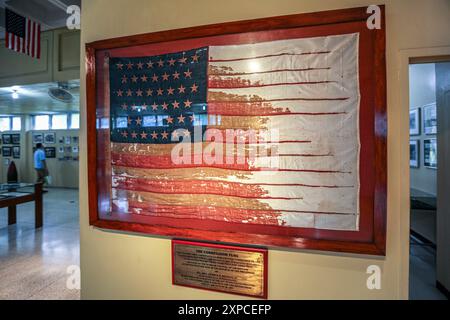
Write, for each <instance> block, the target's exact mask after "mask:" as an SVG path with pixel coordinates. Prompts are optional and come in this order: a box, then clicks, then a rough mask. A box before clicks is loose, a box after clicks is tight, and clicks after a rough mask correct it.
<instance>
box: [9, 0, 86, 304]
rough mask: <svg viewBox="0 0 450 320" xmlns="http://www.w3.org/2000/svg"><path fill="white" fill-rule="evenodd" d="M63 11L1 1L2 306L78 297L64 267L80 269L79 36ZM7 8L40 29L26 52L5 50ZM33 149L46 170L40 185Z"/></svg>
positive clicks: (48, 4)
mask: <svg viewBox="0 0 450 320" xmlns="http://www.w3.org/2000/svg"><path fill="white" fill-rule="evenodd" d="M66 2H67V3H69V2H70V3H74V4H76V3H77V1H66ZM61 4H64V2H54V3H52V2H51V1H33V2H32V1H0V39H2V40H0V144H1V145H0V153H1V154H0V186H1V187H0V189H1V191H0V203H1V209H0V275H1V279H2V280H1V285H0V299H2V300H3V299H7V300H12V299H33V300H34V299H38V300H40V299H70V300H73V299H79V298H80V293H79V289H72V290H70V289H68V287H67V283H66V282H67V272H68V271H67V270H68V268H69V269H70V266H75V267H78V266H79V191H78V190H79V154H80V151H79V145H80V140H79V139H80V138H79V128H80V80H79V77H80V75H79V65H80V53H79V47H80V44H79V43H80V33H79V31H78V30H69V29H67V28H66V16H67V13H66V12H65V8H64V7H62V6H61ZM78 4H79V1H78ZM58 5H59V7H58ZM6 9H9V10H12V11H13V12H15V13H17V14H19V15H21V16H22V15H23V16H27V17H32V18H33V21H35V22H39V24H38V23H36V26H37V25H39V28H40V30H39V31H40V33H39V40H38V42H37V41H34V42H33V41H32V40H29V42H28V43H29V47H28V48H27V50H26V51H25V48H24V46H22V48H23V49H24V50H23V51H21V50H19V52H17V51H15V50H11V49H10V48H9V47H7V46H6V45H5V44H6V38H8V37H11V35H9V36H8V31H10V30H8V28H7V25H6V24H5V23H6V22H7V20H6V15H7V13H6ZM29 30H30V31H31V28H30V29H29ZM37 35H38V33H37V32H36V33H35V36H36V37H35V38H34V40H37V39H38V38H37ZM38 43H39V46H38ZM31 47H34V51H33V50H29V49H31ZM38 48H39V51H38ZM38 53H39V54H38ZM39 143H40V144H42V151H41V152H42V154H43V156H44V158H45V166H46V168H47V170H48V174H47V175H46V177H45V179H44V181H43V182H44V184H43V185H42V186H39V183H38V181H37V179H38V176H37V170H36V161H35V155H36V151H37V150H36V146H37V144H39ZM42 163H43V162H40V163H39V164H42Z"/></svg>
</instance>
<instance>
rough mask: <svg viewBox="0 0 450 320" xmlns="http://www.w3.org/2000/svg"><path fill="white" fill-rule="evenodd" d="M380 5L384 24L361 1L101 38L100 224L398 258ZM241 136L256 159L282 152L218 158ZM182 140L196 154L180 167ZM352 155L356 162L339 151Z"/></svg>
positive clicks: (95, 147) (92, 218)
mask: <svg viewBox="0 0 450 320" xmlns="http://www.w3.org/2000/svg"><path fill="white" fill-rule="evenodd" d="M380 8H381V28H380V29H373V30H371V29H368V28H367V24H366V22H367V18H368V14H367V13H366V10H367V8H366V7H360V8H351V9H344V10H333V11H325V12H315V13H305V14H298V15H289V16H280V17H270V18H263V19H257V20H247V21H237V22H231V23H223V24H219V25H208V26H198V27H192V28H187V29H182V30H168V31H160V32H156V33H150V34H144V35H136V36H128V37H122V38H115V39H106V40H100V41H97V42H94V43H89V44H87V45H86V61H87V63H86V65H87V76H86V81H87V83H86V90H87V117H88V118H87V132H88V136H87V139H88V163H89V166H88V176H89V178H88V181H89V222H90V224H91V225H93V226H95V227H98V228H101V229H116V230H122V231H134V232H143V233H147V234H151V235H162V236H168V237H182V238H185V239H189V240H204V241H217V239H220V240H221V241H223V242H228V243H237V244H240V245H259V246H275V247H290V248H302V249H316V250H327V251H339V252H353V253H361V254H374V255H384V254H385V248H386V196H387V194H386V191H387V188H386V168H387V165H386V136H387V135H386V131H387V118H386V117H387V114H386V61H385V26H384V19H385V18H384V6H380ZM359 97H361V99H359ZM104 119H107V120H109V121H110V124H109V125H106V126H101V125H98V123H101V121H103V120H104ZM300 123H301V126H300V125H299V124H300ZM242 128H245V129H244V130H241V129H242ZM227 130H232V131H233V132H239V134H243V136H242V137H240V138H242V139H238V140H239V141H241V142H242V144H244V149H245V150H250V149H251V146H250V145H251V144H260V146H261V150H262V149H266V148H267V144H269V143H271V142H276V144H277V153H276V154H275V152H274V153H271V154H270V155H268V154H265V155H264V152H261V154H259V153H258V154H257V155H255V159H254V161H253V160H251V161H250V158H249V157H253V156H252V155H251V154H252V153H253V152H247V151H246V152H244V153H245V155H244V157H245V158H246V161H242V162H241V161H240V160H238V159H237V158H236V157H234V156H235V155H236V154H235V153H234V151H233V152H232V154H233V156H231V157H230V158H232V159H227V161H223V160H224V159H223V158H222V159H217V158H216V157H215V156H212V151H211V148H212V147H213V145H214V144H212V143H211V142H212V141H213V140H214V141H217V139H218V137H219V136H220V138H223V137H224V136H223V135H224V133H225V132H227ZM242 131H245V132H242ZM338 131H339V134H335V132H338ZM270 132H271V133H274V132H277V134H278V135H277V137H276V138H275V136H273V137H272V136H270V135H269V133H270ZM317 137H326V138H323V139H322V138H321V139H317ZM238 140H236V139H234V136H233V138H231V141H229V143H228V142H226V143H225V142H223V143H221V145H220V147H218V148H222V149H223V148H224V146H225V145H228V144H231V145H232V146H233V149H234V148H237V147H238V146H237V145H238V144H240V142H238ZM181 141H184V142H188V143H185V144H183V143H179V142H181ZM222 141H225V140H222ZM264 145H265V146H264ZM182 146H184V147H186V148H187V149H188V150H191V151H189V152H186V154H187V155H188V156H187V159H182V160H181V159H179V158H177V157H175V158H173V157H172V155H173V154H177V153H176V152H175V153H174V152H173V151H176V150H179V148H181V147H182ZM194 146H197V149H199V148H198V146H200V147H201V148H202V150H201V151H200V150H197V151H194V152H193V151H192V148H193V147H194ZM340 147H344V148H345V150H348V152H344V153H339V152H338V154H333V152H332V150H338V149H339V148H340ZM205 152H206V154H205ZM208 153H209V154H208ZM178 154H179V153H178ZM193 154H194V155H195V154H197V156H195V157H194V156H193ZM198 154H200V157H198ZM201 154H203V157H202V156H201ZM214 154H216V155H217V154H219V152H218V151H216V152H215V153H214ZM213 158H214V159H213ZM205 159H210V160H211V161H210V160H205ZM277 159H278V160H279V161H278V160H277ZM228 160H230V161H229V162H228ZM247 160H249V161H247ZM305 181H307V182H305ZM130 186H131V187H130ZM136 199H139V201H137V200H136ZM122 204H123V205H122ZM205 204H207V205H205Z"/></svg>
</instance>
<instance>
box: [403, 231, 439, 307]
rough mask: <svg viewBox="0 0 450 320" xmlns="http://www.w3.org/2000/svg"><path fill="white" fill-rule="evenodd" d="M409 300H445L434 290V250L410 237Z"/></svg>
mask: <svg viewBox="0 0 450 320" xmlns="http://www.w3.org/2000/svg"><path fill="white" fill-rule="evenodd" d="M409 272H410V273H409V298H410V299H411V300H447V298H446V297H445V296H444V295H443V294H442V293H441V292H440V291H439V290H438V289H437V288H436V250H435V249H433V248H432V247H430V246H428V245H424V244H422V243H421V242H420V241H419V240H416V239H414V238H413V237H411V253H410V260H409Z"/></svg>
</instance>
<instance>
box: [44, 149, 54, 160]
mask: <svg viewBox="0 0 450 320" xmlns="http://www.w3.org/2000/svg"><path fill="white" fill-rule="evenodd" d="M44 152H45V157H46V158H47V159H54V158H56V147H45V148H44Z"/></svg>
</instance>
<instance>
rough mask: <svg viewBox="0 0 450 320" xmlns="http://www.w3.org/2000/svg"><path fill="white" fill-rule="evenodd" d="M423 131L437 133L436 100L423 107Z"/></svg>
mask: <svg viewBox="0 0 450 320" xmlns="http://www.w3.org/2000/svg"><path fill="white" fill-rule="evenodd" d="M422 109H423V132H424V133H425V134H436V133H437V118H436V102H434V103H431V104H428V105H426V106H424V107H423V108H422Z"/></svg>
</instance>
